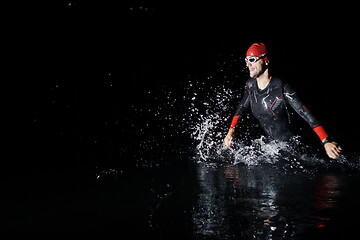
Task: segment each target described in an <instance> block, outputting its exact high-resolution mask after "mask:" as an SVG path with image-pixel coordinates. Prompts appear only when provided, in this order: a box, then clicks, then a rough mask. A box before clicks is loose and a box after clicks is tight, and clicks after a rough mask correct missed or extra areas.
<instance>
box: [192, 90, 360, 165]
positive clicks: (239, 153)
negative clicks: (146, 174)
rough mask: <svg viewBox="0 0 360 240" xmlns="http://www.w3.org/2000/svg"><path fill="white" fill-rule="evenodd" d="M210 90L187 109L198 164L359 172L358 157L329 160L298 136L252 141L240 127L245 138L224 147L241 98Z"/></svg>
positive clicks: (241, 127)
mask: <svg viewBox="0 0 360 240" xmlns="http://www.w3.org/2000/svg"><path fill="white" fill-rule="evenodd" d="M211 90H212V91H209V92H208V93H207V94H206V95H207V96H208V97H207V98H206V100H205V101H204V102H202V103H201V101H200V100H199V101H198V102H197V103H198V105H196V104H195V102H192V103H191V104H190V108H189V112H191V113H192V114H191V117H192V118H189V126H188V130H189V131H190V137H191V138H192V139H193V140H194V141H195V145H196V147H195V154H196V156H195V159H196V161H197V162H202V163H204V162H205V163H208V164H209V165H212V166H216V165H219V164H223V163H232V164H234V165H236V164H245V165H247V166H252V165H260V164H273V165H274V164H278V163H279V164H281V166H282V168H284V169H285V170H296V171H301V172H314V171H316V170H319V169H324V168H331V167H337V166H339V165H340V166H342V167H345V168H349V169H360V163H359V157H358V156H357V157H349V156H345V155H342V156H340V157H339V158H337V159H336V160H332V159H329V158H327V157H325V156H324V154H319V152H321V151H323V149H321V145H319V148H318V149H317V150H316V151H314V147H312V146H308V145H306V144H305V143H303V142H301V140H300V139H301V137H299V136H295V137H293V138H292V139H290V140H289V141H287V142H283V141H275V140H272V141H271V140H268V139H267V138H266V137H265V136H261V137H259V138H252V136H251V133H250V132H249V131H247V129H246V126H245V127H244V126H240V131H242V132H243V135H244V136H243V137H244V139H238V140H237V141H236V142H235V143H234V144H233V146H232V147H231V148H228V147H226V146H224V143H223V139H224V137H225V135H226V133H227V130H228V125H229V124H230V117H231V115H230V116H229V113H232V112H233V109H234V106H233V105H232V104H233V103H234V100H235V99H237V100H238V99H240V98H239V97H240V96H239V94H237V93H234V92H233V91H231V90H230V89H227V88H225V87H224V86H220V87H214V88H212V89H211ZM211 96H216V98H212V97H211ZM251 127H252V126H250V128H251ZM249 139H250V140H249ZM314 167H315V170H314Z"/></svg>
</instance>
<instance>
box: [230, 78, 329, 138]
mask: <svg viewBox="0 0 360 240" xmlns="http://www.w3.org/2000/svg"><path fill="white" fill-rule="evenodd" d="M288 105H289V106H291V107H292V108H293V109H294V110H295V111H296V112H297V113H298V114H299V115H300V116H301V117H302V118H303V119H304V120H305V121H306V122H307V123H308V124H309V125H310V127H311V128H312V129H313V130H314V131H315V132H316V133H317V134H318V136H319V138H320V140H322V139H324V138H325V137H327V134H326V132H325V130H324V129H323V127H321V125H320V123H319V121H318V120H317V119H316V118H315V117H314V116H313V114H312V113H311V112H310V110H309V109H308V108H307V107H306V106H305V105H304V104H303V103H302V101H301V100H300V99H299V97H298V95H297V94H296V92H295V91H294V89H293V88H292V87H291V86H290V85H289V84H287V83H285V82H283V81H282V80H281V79H279V78H276V77H272V79H271V81H270V82H269V84H268V85H267V86H266V88H265V89H262V90H261V89H259V87H258V84H257V81H256V79H255V78H250V79H249V80H248V81H247V82H246V86H245V91H244V95H243V97H242V99H241V101H240V104H239V105H238V107H237V109H236V111H235V114H234V117H233V120H232V123H231V126H230V128H235V127H236V124H237V122H238V120H239V118H241V117H242V116H243V115H244V112H245V110H247V109H249V108H251V111H252V113H253V115H254V116H255V117H256V119H257V120H258V121H259V123H260V125H261V126H262V128H263V129H264V130H265V132H266V133H267V134H268V135H269V136H270V137H272V138H273V139H276V140H282V141H285V140H288V139H289V138H291V137H292V136H293V133H292V131H291V129H290V115H289V111H288V109H287V108H288Z"/></svg>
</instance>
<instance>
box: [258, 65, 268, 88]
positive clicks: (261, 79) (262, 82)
mask: <svg viewBox="0 0 360 240" xmlns="http://www.w3.org/2000/svg"><path fill="white" fill-rule="evenodd" d="M270 80H271V75H270V74H269V69H266V70H265V71H264V72H263V74H261V75H260V76H258V77H257V78H256V81H257V84H258V87H259V89H261V90H263V89H265V88H266V87H267V85H268V84H269V82H270Z"/></svg>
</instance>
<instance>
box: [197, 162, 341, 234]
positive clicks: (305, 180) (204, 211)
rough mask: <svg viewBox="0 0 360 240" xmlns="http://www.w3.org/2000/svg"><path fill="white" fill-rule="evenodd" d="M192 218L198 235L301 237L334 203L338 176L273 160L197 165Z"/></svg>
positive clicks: (320, 224)
mask: <svg viewBox="0 0 360 240" xmlns="http://www.w3.org/2000/svg"><path fill="white" fill-rule="evenodd" d="M197 177H198V181H199V190H198V195H197V206H196V208H195V209H194V212H193V215H192V218H193V222H194V231H195V234H196V235H197V236H199V239H306V238H305V236H304V234H305V233H307V232H311V231H316V229H317V228H324V227H326V226H327V225H328V224H329V223H330V222H331V221H332V217H331V216H330V215H331V214H329V213H331V210H334V209H336V208H337V204H338V199H339V197H340V196H341V188H342V184H343V181H342V179H341V175H336V174H334V173H322V174H319V175H317V176H312V177H310V176H309V175H306V174H298V173H296V174H290V173H288V172H287V173H286V172H284V171H282V170H281V168H278V167H276V166H274V165H270V164H268V165H260V166H246V165H234V164H225V165H220V166H217V167H214V166H213V165H209V164H206V163H198V164H197Z"/></svg>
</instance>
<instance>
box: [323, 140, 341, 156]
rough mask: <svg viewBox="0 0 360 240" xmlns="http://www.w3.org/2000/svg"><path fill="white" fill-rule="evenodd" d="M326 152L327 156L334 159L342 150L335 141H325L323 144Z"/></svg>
mask: <svg viewBox="0 0 360 240" xmlns="http://www.w3.org/2000/svg"><path fill="white" fill-rule="evenodd" d="M324 148H325V151H326V154H327V155H328V156H329V158H332V159H336V158H337V157H339V155H340V153H341V152H342V149H341V147H340V146H339V145H338V144H337V143H336V142H329V143H325V145H324Z"/></svg>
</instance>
